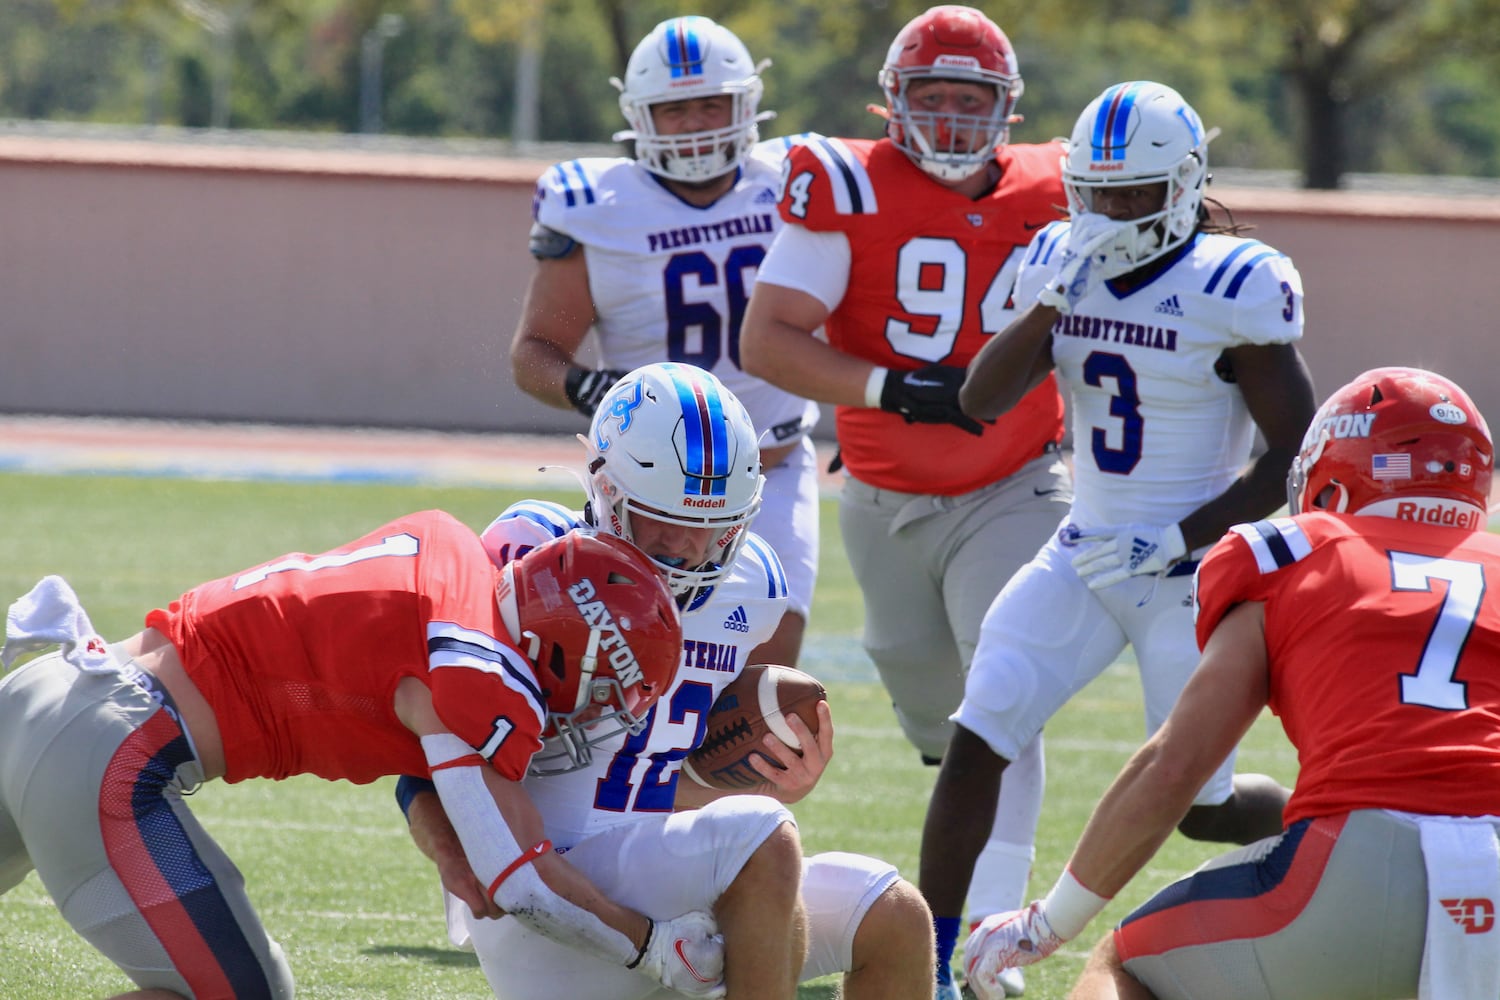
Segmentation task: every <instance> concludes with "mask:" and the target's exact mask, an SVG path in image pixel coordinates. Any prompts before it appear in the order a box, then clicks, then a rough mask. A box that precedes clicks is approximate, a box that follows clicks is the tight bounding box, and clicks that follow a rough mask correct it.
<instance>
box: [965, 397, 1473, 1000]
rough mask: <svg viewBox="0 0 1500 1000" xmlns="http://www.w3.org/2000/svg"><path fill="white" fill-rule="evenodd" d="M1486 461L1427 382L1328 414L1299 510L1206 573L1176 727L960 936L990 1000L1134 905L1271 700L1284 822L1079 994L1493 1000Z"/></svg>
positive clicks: (1150, 910) (1235, 856) (1459, 409)
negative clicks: (1034, 878) (1286, 748)
mask: <svg viewBox="0 0 1500 1000" xmlns="http://www.w3.org/2000/svg"><path fill="white" fill-rule="evenodd" d="M1493 465H1494V446H1493V443H1492V440H1491V438H1490V434H1489V430H1488V428H1487V427H1486V425H1485V422H1484V419H1483V417H1482V416H1480V414H1479V411H1478V410H1477V409H1476V408H1475V406H1474V404H1473V402H1472V401H1471V400H1470V399H1469V397H1468V396H1467V395H1466V394H1465V393H1464V391H1463V390H1462V389H1461V388H1459V387H1458V386H1457V385H1455V384H1454V383H1453V382H1451V381H1450V380H1448V379H1446V378H1444V377H1442V376H1440V375H1436V374H1433V373H1432V372H1427V371H1421V370H1419V369H1413V368H1379V369H1375V370H1373V371H1368V372H1365V373H1364V374H1362V375H1360V376H1358V377H1357V378H1355V379H1354V380H1353V381H1352V382H1350V383H1349V384H1348V385H1346V386H1344V387H1343V388H1341V389H1339V390H1338V391H1337V392H1335V393H1334V394H1333V395H1332V396H1331V397H1330V398H1329V399H1328V401H1327V402H1326V403H1324V404H1323V406H1322V407H1321V408H1320V409H1319V410H1318V413H1317V415H1316V416H1315V417H1314V418H1313V422H1312V424H1311V426H1310V427H1309V429H1308V432H1307V435H1306V437H1305V438H1304V440H1303V443H1302V448H1301V451H1300V453H1299V455H1298V457H1297V459H1296V460H1295V462H1294V464H1293V466H1292V471H1291V474H1290V476H1289V477H1288V499H1289V507H1290V510H1291V512H1292V516H1290V517H1282V518H1272V519H1270V520H1265V521H1257V522H1255V523H1253V524H1240V525H1236V526H1235V527H1234V528H1232V529H1231V530H1230V531H1229V532H1228V533H1226V534H1225V535H1224V537H1223V538H1222V539H1221V540H1220V541H1219V542H1218V544H1216V545H1215V546H1214V548H1213V549H1212V550H1210V552H1209V554H1208V556H1207V557H1206V558H1205V559H1204V560H1203V563H1202V565H1201V566H1200V568H1199V570H1198V580H1197V589H1196V595H1195V599H1196V613H1197V622H1196V628H1197V632H1198V641H1199V644H1200V645H1201V646H1202V648H1203V658H1202V662H1201V664H1200V666H1199V667H1198V669H1197V671H1196V672H1195V673H1194V675H1193V678H1192V680H1191V681H1190V682H1189V683H1188V685H1187V687H1186V689H1185V690H1184V691H1183V693H1182V697H1181V698H1180V699H1179V700H1178V702H1177V704H1176V707H1174V708H1173V709H1172V712H1171V715H1170V716H1169V717H1168V719H1167V722H1166V725H1164V726H1163V727H1162V728H1161V730H1160V731H1158V732H1157V733H1156V735H1155V736H1154V737H1152V738H1151V739H1150V740H1149V741H1148V742H1147V743H1146V745H1145V746H1144V747H1142V748H1141V750H1140V751H1138V752H1137V753H1136V754H1135V756H1134V757H1132V758H1131V760H1130V762H1129V763H1128V764H1126V766H1125V768H1124V770H1123V771H1122V772H1121V773H1120V776H1119V777H1118V778H1116V779H1115V782H1114V784H1113V785H1112V786H1111V787H1110V788H1109V790H1108V791H1107V792H1105V794H1104V797H1103V799H1102V800H1101V801H1100V803H1099V805H1098V806H1097V807H1096V808H1095V810H1094V814H1093V816H1092V817H1091V818H1090V820H1089V822H1088V825H1087V827H1086V828H1085V829H1084V832H1083V836H1082V838H1081V839H1080V840H1079V842H1078V846H1077V847H1076V848H1075V849H1074V852H1073V856H1072V858H1071V860H1070V861H1069V862H1068V866H1067V869H1066V870H1065V871H1064V873H1063V875H1062V877H1061V878H1060V879H1059V880H1058V882H1057V884H1056V885H1055V886H1054V887H1053V889H1052V890H1051V892H1050V893H1049V894H1048V895H1047V897H1046V898H1045V899H1043V900H1040V901H1038V902H1035V903H1032V904H1031V905H1030V906H1029V907H1028V908H1026V909H1024V910H1021V911H1019V912H1016V913H1012V914H1004V915H997V916H995V917H991V918H989V919H988V920H986V921H985V922H984V924H982V925H981V926H980V928H979V929H978V930H976V931H975V933H974V934H973V935H972V936H971V937H970V939H969V942H968V947H967V952H966V956H965V965H966V966H968V967H969V969H970V980H969V981H970V984H971V985H972V986H974V988H975V990H976V992H977V993H978V995H979V996H980V997H981V998H982V1000H988V998H991V997H996V996H999V995H1000V993H999V991H998V990H997V989H996V987H995V983H994V974H995V972H996V970H997V969H999V968H1002V967H1004V966H1007V965H1015V964H1018V963H1030V962H1035V961H1038V960H1040V959H1042V958H1045V957H1046V956H1048V955H1050V954H1052V952H1054V951H1055V950H1056V949H1057V948H1058V946H1059V945H1060V944H1061V943H1062V942H1064V941H1066V940H1068V939H1070V938H1072V937H1074V936H1075V935H1077V934H1078V933H1079V932H1080V931H1082V930H1083V928H1084V926H1085V925H1086V924H1087V923H1088V921H1089V920H1090V919H1091V918H1092V917H1093V916H1094V915H1095V914H1097V913H1098V912H1099V910H1100V909H1102V908H1103V906H1104V905H1105V903H1106V902H1107V901H1108V899H1109V898H1110V897H1112V896H1114V895H1115V894H1116V893H1118V892H1119V891H1120V890H1121V889H1123V888H1124V887H1125V885H1126V883H1127V882H1129V880H1130V879H1131V877H1132V876H1134V875H1135V873H1136V872H1138V871H1139V870H1140V869H1141V868H1142V866H1144V865H1145V864H1146V863H1147V862H1148V861H1149V860H1150V858H1151V857H1152V855H1153V854H1154V853H1155V852H1156V849H1157V848H1158V847H1159V846H1160V845H1161V843H1162V842H1163V841H1164V840H1165V839H1166V838H1167V836H1168V835H1169V834H1170V832H1171V831H1172V828H1173V826H1174V825H1175V824H1176V823H1177V821H1178V820H1179V819H1180V818H1181V817H1182V815H1183V813H1184V812H1185V811H1186V809H1187V807H1188V804H1189V803H1190V802H1191V801H1192V799H1193V795H1194V794H1195V792H1196V790H1197V789H1198V788H1199V787H1200V786H1201V784H1202V782H1203V781H1204V779H1205V778H1206V777H1207V776H1208V774H1209V773H1210V772H1212V771H1213V770H1214V768H1215V767H1217V765H1218V762H1219V761H1220V760H1222V759H1223V758H1224V756H1225V755H1226V754H1227V753H1228V752H1229V751H1230V750H1231V749H1232V748H1233V747H1234V745H1235V743H1236V742H1237V741H1238V740H1239V739H1240V737H1241V736H1243V735H1244V733H1245V732H1246V730H1248V729H1249V728H1250V725H1251V724H1252V723H1253V722H1254V721H1255V719H1256V717H1257V716H1258V715H1259V714H1260V711H1261V709H1262V708H1265V707H1267V706H1269V707H1270V709H1271V711H1272V712H1274V713H1275V714H1276V715H1277V716H1279V717H1280V719H1281V723H1282V726H1283V728H1284V729H1285V730H1286V734H1287V738H1288V739H1289V740H1290V741H1291V742H1292V744H1293V745H1294V746H1295V747H1296V748H1297V753H1298V760H1299V762H1300V768H1301V773H1300V775H1299V777H1298V780H1297V783H1296V788H1295V789H1294V791H1293V793H1292V797H1291V801H1290V802H1289V803H1288V804H1287V807H1286V814H1285V823H1286V829H1285V830H1284V831H1283V832H1282V833H1281V834H1279V835H1278V836H1276V837H1272V838H1269V839H1267V840H1263V841H1260V842H1258V843H1256V844H1253V845H1250V846H1249V847H1246V848H1243V849H1241V850H1239V851H1236V852H1233V853H1230V854H1227V855H1224V856H1222V857H1220V858H1219V859H1217V860H1215V861H1212V862H1210V863H1209V864H1207V865H1205V866H1204V867H1203V868H1201V869H1200V870H1198V871H1197V872H1195V873H1193V874H1192V875H1189V876H1187V877H1186V878H1184V879H1182V880H1180V881H1178V882H1176V883H1175V884H1173V885H1170V886H1168V887H1167V888H1165V889H1163V890H1162V891H1161V892H1159V893H1157V894H1156V895H1155V896H1153V897H1152V898H1151V899H1150V900H1148V901H1147V902H1146V903H1145V904H1144V905H1142V906H1141V907H1139V908H1138V909H1136V910H1135V912H1133V913H1131V914H1130V915H1129V916H1127V917H1126V918H1125V919H1124V920H1123V921H1122V922H1121V924H1120V925H1119V927H1118V928H1116V929H1115V931H1114V932H1113V933H1112V934H1111V935H1109V936H1107V937H1106V938H1105V939H1104V940H1103V941H1102V942H1101V943H1100V944H1099V946H1098V947H1097V948H1096V949H1095V950H1094V952H1093V954H1092V956H1091V957H1090V959H1089V963H1088V966H1087V967H1086V968H1085V970H1084V973H1083V976H1082V978H1081V979H1080V980H1079V983H1078V985H1077V986H1076V987H1075V989H1074V991H1073V992H1072V993H1071V994H1070V996H1072V997H1074V998H1078V1000H1092V998H1104V997H1127V998H1141V997H1158V998H1176V997H1189V996H1193V997H1215V998H1219V1000H1237V998H1249V997H1255V998H1267V997H1271V998H1275V997H1292V996H1317V997H1326V998H1329V1000H1340V998H1353V997H1360V998H1366V1000H1381V998H1401V997H1414V996H1420V997H1423V998H1428V997H1441V998H1444V1000H1448V998H1462V1000H1468V998H1475V1000H1477V998H1490V997H1494V996H1497V995H1500V927H1497V926H1496V922H1495V907H1496V905H1497V903H1500V850H1497V846H1496V836H1495V833H1496V827H1497V825H1500V671H1497V670H1496V669H1495V665H1496V664H1497V663H1500V603H1497V600H1496V597H1495V593H1496V590H1495V588H1494V587H1492V586H1491V584H1492V583H1493V581H1494V580H1496V579H1500V539H1497V538H1496V537H1495V536H1494V535H1493V534H1491V533H1490V532H1489V531H1487V530H1486V522H1487V520H1488V501H1489V494H1490V486H1491V479H1492V474H1493Z"/></svg>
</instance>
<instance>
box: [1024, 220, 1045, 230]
mask: <svg viewBox="0 0 1500 1000" xmlns="http://www.w3.org/2000/svg"><path fill="white" fill-rule="evenodd" d="M1045 225H1046V223H1045V222H1023V223H1021V226H1022V228H1024V229H1028V230H1029V229H1041V228H1042V227H1043V226H1045Z"/></svg>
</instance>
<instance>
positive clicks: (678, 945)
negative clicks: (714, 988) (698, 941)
mask: <svg viewBox="0 0 1500 1000" xmlns="http://www.w3.org/2000/svg"><path fill="white" fill-rule="evenodd" d="M686 943H687V942H686V941H684V940H683V939H682V938H678V939H677V940H676V941H674V942H672V950H673V951H675V952H677V960H678V961H679V962H681V963H682V965H683V968H685V969H687V970H688V972H690V973H691V974H692V976H693V978H694V979H696V980H698V982H700V983H711V982H713V980H712V979H708V978H706V977H705V976H703V975H702V974H700V973H699V972H698V970H697V969H695V968H693V963H692V962H690V961H688V957H687V955H686V954H685V953H684V952H683V950H682V946H683V945H684V944H686Z"/></svg>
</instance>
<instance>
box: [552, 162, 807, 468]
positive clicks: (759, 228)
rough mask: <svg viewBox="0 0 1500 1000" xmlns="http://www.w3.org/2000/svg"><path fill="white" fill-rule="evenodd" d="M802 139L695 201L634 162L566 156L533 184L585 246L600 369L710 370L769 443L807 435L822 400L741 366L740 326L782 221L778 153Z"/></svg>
mask: <svg viewBox="0 0 1500 1000" xmlns="http://www.w3.org/2000/svg"><path fill="white" fill-rule="evenodd" d="M801 138H802V136H794V137H790V138H786V139H771V140H767V141H766V142H761V143H758V144H756V146H755V147H754V149H753V151H752V153H751V155H750V156H749V157H747V158H746V160H745V162H744V164H743V165H742V166H741V168H740V173H739V177H738V179H737V180H736V181H735V185H734V187H733V188H731V189H730V190H729V192H728V193H726V194H725V195H724V196H723V197H721V198H719V200H717V201H716V202H714V203H713V204H712V205H709V206H707V207H703V208H699V207H698V206H696V205H690V204H688V203H687V202H685V201H683V200H682V199H681V198H678V197H677V196H676V195H675V194H673V193H672V192H671V191H669V190H668V189H667V187H666V186H665V185H664V184H663V182H662V181H661V180H659V179H658V178H657V177H655V176H654V175H653V174H651V173H650V172H648V171H647V170H646V169H645V168H643V167H641V166H640V165H639V164H638V163H636V161H635V160H632V159H628V158H624V157H620V158H613V159H610V158H589V159H581V160H569V161H567V162H565V163H559V164H557V165H556V166H554V167H552V168H551V169H549V170H548V171H547V172H546V173H544V174H543V175H542V177H541V179H540V180H538V181H537V187H536V200H535V207H534V209H533V214H534V215H535V217H536V221H537V222H538V223H539V224H541V225H542V226H545V227H546V228H548V229H551V230H553V231H555V232H558V233H561V234H563V235H564V236H567V237H568V238H569V239H571V240H573V241H574V242H575V243H579V244H582V246H583V252H584V255H585V258H586V260H587V262H588V274H589V291H590V293H591V294H592V295H593V299H594V310H595V314H596V315H595V321H594V327H595V329H596V330H597V331H598V335H599V350H600V355H601V359H600V360H601V362H602V365H603V367H605V368H618V369H622V370H625V371H629V370H631V369H634V368H638V367H640V366H641V365H647V364H653V363H655V362H658V361H682V362H686V363H688V364H693V365H697V366H698V367H699V368H706V369H708V370H709V371H711V372H713V373H714V374H715V375H717V376H718V377H719V379H720V380H721V381H722V382H723V383H724V384H725V385H727V386H728V387H729V389H730V391H731V392H733V393H734V394H735V395H736V396H738V397H739V399H740V401H741V402H742V403H744V404H745V408H746V409H747V410H748V411H749V412H750V419H751V420H752V421H753V422H754V424H755V427H756V430H757V431H758V432H760V433H761V434H763V435H768V436H767V438H765V439H763V440H762V442H761V443H762V445H763V446H766V447H773V446H775V445H780V444H786V443H789V442H791V441H794V440H797V439H798V438H801V437H802V436H804V435H805V434H807V432H808V431H810V430H811V429H812V428H813V426H814V425H815V424H816V423H817V421H818V415H819V413H818V405H817V404H816V403H814V402H811V401H809V400H806V399H803V398H801V397H800V396H794V395H792V394H791V393H789V392H786V391H784V390H782V389H778V388H777V387H776V386H773V385H771V384H769V383H767V382H765V381H762V380H761V379H758V378H752V377H751V376H749V375H746V374H745V373H744V372H742V371H741V370H740V323H741V321H742V320H743V319H744V316H745V306H746V304H747V303H748V302H749V301H750V291H751V289H752V287H753V286H754V283H755V275H756V272H757V271H758V270H759V268H760V262H761V260H762V259H763V258H764V257H765V255H766V250H767V249H768V248H769V247H770V246H771V240H772V239H773V238H775V236H776V233H777V231H778V230H779V229H780V228H781V225H782V223H781V217H780V215H779V214H778V213H777V211H776V193H777V189H778V185H779V184H780V180H781V161H782V160H783V159H784V158H785V156H786V151H787V149H788V148H790V146H791V145H792V144H793V143H794V142H796V141H798V140H800V139H801Z"/></svg>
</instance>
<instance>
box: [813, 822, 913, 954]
mask: <svg viewBox="0 0 1500 1000" xmlns="http://www.w3.org/2000/svg"><path fill="white" fill-rule="evenodd" d="M900 877H901V876H900V873H898V872H897V871H896V868H895V866H894V865H890V864H887V863H886V862H884V861H880V860H878V859H876V858H868V857H865V856H864V855H862V854H847V853H844V852H842V851H830V852H828V853H825V854H815V855H813V856H812V857H810V858H807V859H805V860H804V861H803V863H802V903H803V906H804V907H806V909H807V930H808V934H807V962H806V963H805V964H804V965H803V967H802V977H801V979H802V981H803V982H807V981H808V980H810V979H816V978H818V977H819V976H827V975H832V974H833V973H837V972H848V971H849V970H850V969H851V968H853V966H854V935H855V933H856V932H857V931H858V930H859V925H860V922H861V921H863V920H864V918H865V914H866V913H868V912H869V910H870V907H871V906H873V905H874V904H875V901H876V900H877V899H879V898H880V895H881V893H883V892H885V891H886V889H888V888H890V886H891V884H892V883H893V882H895V881H896V880H897V879H898V878H900Z"/></svg>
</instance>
